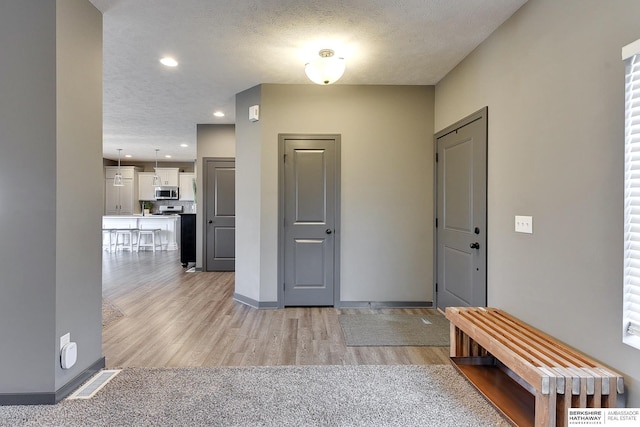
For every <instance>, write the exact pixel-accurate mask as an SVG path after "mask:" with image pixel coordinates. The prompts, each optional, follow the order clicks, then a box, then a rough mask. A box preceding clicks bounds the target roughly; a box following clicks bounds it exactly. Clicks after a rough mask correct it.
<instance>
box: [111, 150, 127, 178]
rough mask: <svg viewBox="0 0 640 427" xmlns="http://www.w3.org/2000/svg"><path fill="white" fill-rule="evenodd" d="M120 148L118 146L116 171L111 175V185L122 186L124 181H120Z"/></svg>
mask: <svg viewBox="0 0 640 427" xmlns="http://www.w3.org/2000/svg"><path fill="white" fill-rule="evenodd" d="M121 151H122V148H118V172H116V175H115V176H114V177H113V186H114V187H124V182H122V171H121V170H120V152H121Z"/></svg>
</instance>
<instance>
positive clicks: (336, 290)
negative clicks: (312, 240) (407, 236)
mask: <svg viewBox="0 0 640 427" xmlns="http://www.w3.org/2000/svg"><path fill="white" fill-rule="evenodd" d="M287 139H299V140H309V139H315V140H318V139H320V140H332V141H334V142H335V180H334V183H335V184H334V197H335V204H334V206H335V208H334V224H335V230H334V232H333V242H334V243H333V244H334V246H333V306H334V307H338V306H339V303H340V235H341V226H340V211H341V209H340V206H341V193H340V188H341V185H340V178H341V168H340V165H341V154H340V153H341V148H340V147H341V135H340V134H304V133H280V134H278V308H284V243H285V242H284V222H285V218H284V212H285V200H284V196H285V191H284V179H285V177H284V173H285V171H284V155H285V140H287Z"/></svg>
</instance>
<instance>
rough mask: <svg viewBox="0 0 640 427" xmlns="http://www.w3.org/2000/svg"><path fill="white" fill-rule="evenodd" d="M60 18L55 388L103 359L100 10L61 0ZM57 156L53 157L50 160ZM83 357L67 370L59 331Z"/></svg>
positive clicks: (73, 0) (76, 0)
mask: <svg viewBox="0 0 640 427" xmlns="http://www.w3.org/2000/svg"><path fill="white" fill-rule="evenodd" d="M56 4H57V14H56V15H57V24H56V48H57V61H56V64H57V65H56V77H57V86H56V88H57V92H56V99H57V107H56V115H57V132H56V141H57V142H56V172H57V173H56V176H57V181H56V214H55V218H56V276H55V277H56V299H55V301H56V335H55V336H56V337H57V338H56V339H55V342H54V343H55V346H54V351H53V352H51V356H52V359H53V360H52V362H53V365H54V366H55V367H56V390H57V389H59V388H60V387H62V386H63V385H64V384H66V383H67V382H69V381H70V380H72V379H73V378H74V377H75V376H77V375H78V374H79V373H80V372H82V371H83V370H84V369H86V368H87V367H89V366H90V365H91V364H92V363H94V362H96V361H97V360H98V359H100V358H101V357H102V312H101V309H100V307H101V306H102V248H101V247H100V245H96V242H97V241H101V240H102V235H101V229H102V213H103V210H102V205H103V203H102V198H101V194H102V192H101V189H102V183H103V172H102V14H101V13H100V12H99V11H98V10H97V9H96V8H95V7H94V6H93V5H92V4H91V3H89V2H88V1H87V0H58V1H57V2H56ZM50 160H52V159H50ZM67 332H70V333H71V340H72V341H75V342H77V343H78V363H77V364H76V366H74V367H73V368H72V369H69V370H63V369H62V368H60V364H59V362H58V354H59V344H60V343H59V337H60V336H62V335H64V334H66V333H67Z"/></svg>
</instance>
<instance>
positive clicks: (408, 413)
mask: <svg viewBox="0 0 640 427" xmlns="http://www.w3.org/2000/svg"><path fill="white" fill-rule="evenodd" d="M503 425H504V426H507V425H508V423H507V422H506V421H504V419H503V418H502V417H501V416H500V415H499V414H498V413H497V412H496V410H495V409H494V408H493V407H492V406H491V405H490V404H489V403H487V401H486V400H484V398H483V397H482V396H481V395H480V394H479V393H478V392H477V391H476V390H475V389H473V388H472V386H471V385H469V383H468V382H467V381H466V380H465V379H464V378H462V376H461V375H460V374H459V373H458V372H457V371H456V370H455V368H453V367H452V366H450V365H429V366H281V367H249V368H179V369H165V368H158V369H149V368H128V369H125V370H123V371H122V372H121V373H120V374H119V375H118V376H116V377H115V378H114V379H113V380H112V381H111V382H110V383H109V384H107V385H106V386H105V387H104V388H103V389H102V390H100V391H99V392H98V393H97V394H96V396H95V397H93V398H92V399H90V400H66V401H63V402H61V403H59V404H58V405H55V406H4V407H2V406H0V426H39V427H41V426H445V427H446V426H456V427H459V426H503Z"/></svg>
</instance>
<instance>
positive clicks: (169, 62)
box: [160, 56, 178, 67]
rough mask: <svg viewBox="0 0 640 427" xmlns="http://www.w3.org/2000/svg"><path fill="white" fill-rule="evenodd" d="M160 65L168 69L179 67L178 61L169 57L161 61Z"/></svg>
mask: <svg viewBox="0 0 640 427" xmlns="http://www.w3.org/2000/svg"><path fill="white" fill-rule="evenodd" d="M160 63H161V64H162V65H166V66H167V67H177V66H178V61H176V60H175V59H173V58H170V57H168V56H165V57H164V58H162V59H161V60H160Z"/></svg>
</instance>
